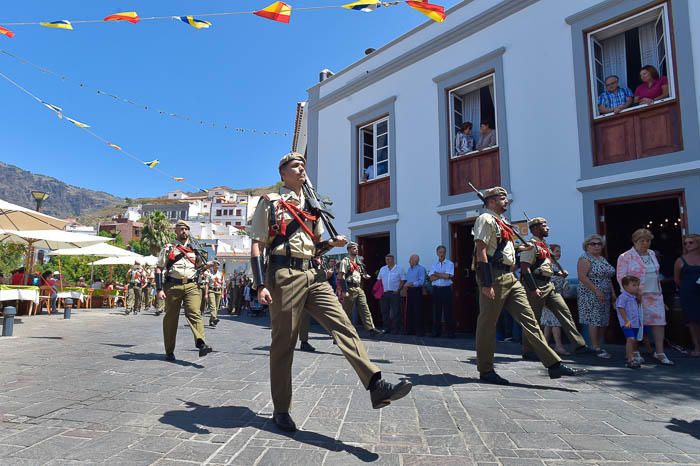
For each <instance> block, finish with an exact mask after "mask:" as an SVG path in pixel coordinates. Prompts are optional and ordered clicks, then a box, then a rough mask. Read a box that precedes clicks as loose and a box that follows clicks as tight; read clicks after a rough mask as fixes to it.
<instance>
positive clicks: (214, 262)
mask: <svg viewBox="0 0 700 466" xmlns="http://www.w3.org/2000/svg"><path fill="white" fill-rule="evenodd" d="M211 263H212V264H213V265H221V262H219V261H217V260H213V261H211Z"/></svg>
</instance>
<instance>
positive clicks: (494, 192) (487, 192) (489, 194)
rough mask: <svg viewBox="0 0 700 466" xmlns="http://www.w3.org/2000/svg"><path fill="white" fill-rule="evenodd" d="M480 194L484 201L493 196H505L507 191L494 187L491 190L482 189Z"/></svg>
mask: <svg viewBox="0 0 700 466" xmlns="http://www.w3.org/2000/svg"><path fill="white" fill-rule="evenodd" d="M482 194H483V195H484V199H488V198H489V197H493V196H507V195H508V191H506V189H505V188H501V187H500V186H494V187H493V188H489V189H484V191H483V193H482Z"/></svg>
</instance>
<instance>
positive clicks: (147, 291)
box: [141, 265, 155, 311]
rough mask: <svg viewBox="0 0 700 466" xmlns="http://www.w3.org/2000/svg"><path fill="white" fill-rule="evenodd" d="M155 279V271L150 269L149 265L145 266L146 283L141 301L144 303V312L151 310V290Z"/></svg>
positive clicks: (144, 279) (144, 276) (144, 278)
mask: <svg viewBox="0 0 700 466" xmlns="http://www.w3.org/2000/svg"><path fill="white" fill-rule="evenodd" d="M154 277H155V274H154V273H153V269H152V268H150V267H149V266H148V265H144V266H143V281H144V286H143V300H142V301H141V303H142V306H141V307H142V308H143V310H144V311H147V310H149V309H150V308H151V302H152V299H151V290H152V289H153V279H154Z"/></svg>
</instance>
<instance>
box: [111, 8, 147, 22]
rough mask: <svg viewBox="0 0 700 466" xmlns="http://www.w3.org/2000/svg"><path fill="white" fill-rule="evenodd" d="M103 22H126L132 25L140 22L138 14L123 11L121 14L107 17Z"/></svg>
mask: <svg viewBox="0 0 700 466" xmlns="http://www.w3.org/2000/svg"><path fill="white" fill-rule="evenodd" d="M104 20H105V21H128V22H130V23H132V24H136V23H138V22H139V21H141V18H139V15H138V13H136V12H135V11H123V12H121V13H114V14H113V15H109V16H107V17H106V18H105V19H104Z"/></svg>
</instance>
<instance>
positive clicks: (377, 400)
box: [369, 379, 413, 409]
mask: <svg viewBox="0 0 700 466" xmlns="http://www.w3.org/2000/svg"><path fill="white" fill-rule="evenodd" d="M412 388H413V384H412V383H411V382H408V381H406V380H402V381H401V382H399V383H397V384H396V385H393V384H390V383H389V382H387V381H386V380H383V379H379V380H378V381H377V382H375V383H374V387H372V388H371V389H370V391H369V394H370V397H371V399H372V407H373V408H374V409H381V408H384V407H385V406H389V404H390V403H391V402H392V401H396V400H400V399H401V398H403V397H404V396H406V395H408V394H409V392H410V391H411V389H412Z"/></svg>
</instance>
